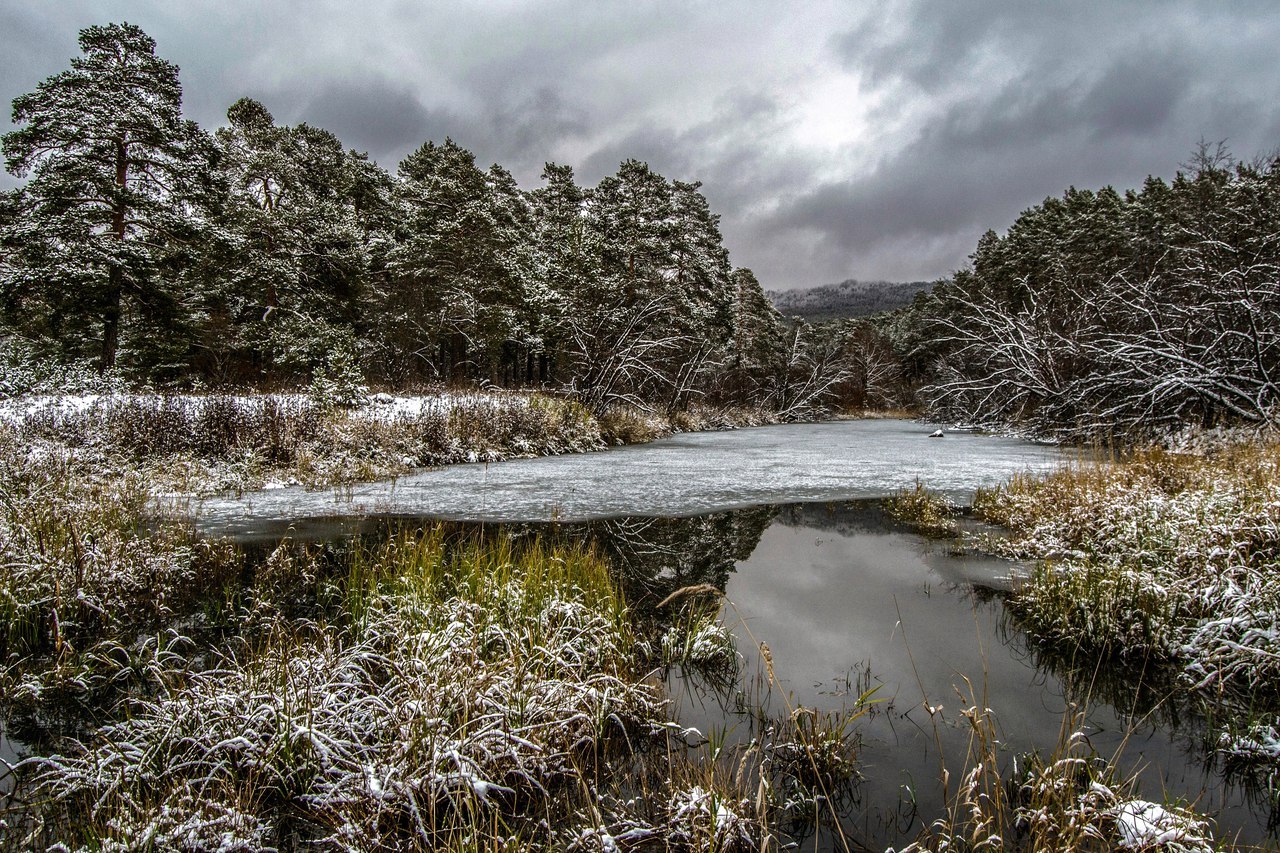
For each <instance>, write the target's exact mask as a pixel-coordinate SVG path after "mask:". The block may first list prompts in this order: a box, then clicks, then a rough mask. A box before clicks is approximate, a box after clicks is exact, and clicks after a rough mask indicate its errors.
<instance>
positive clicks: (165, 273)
mask: <svg viewBox="0 0 1280 853" xmlns="http://www.w3.org/2000/svg"><path fill="white" fill-rule="evenodd" d="M80 48H81V51H82V54H83V55H82V56H79V57H75V58H73V59H72V60H71V68H70V69H69V70H67V71H64V72H62V73H60V74H56V75H54V76H52V77H50V78H48V79H46V80H45V81H44V82H42V83H40V84H39V85H38V86H37V87H36V90H35V91H34V92H30V93H28V94H25V95H21V96H19V97H18V98H16V99H14V101H13V121H14V123H15V124H18V125H23V126H22V127H20V128H19V129H17V130H14V131H12V132H10V133H7V134H5V135H4V137H3V140H2V143H0V144H2V146H3V151H4V155H5V166H6V168H7V169H8V170H9V171H10V172H11V173H12V174H14V175H15V176H18V177H26V176H28V175H30V180H29V181H28V182H27V184H26V187H25V189H24V193H23V197H22V198H23V202H22V210H21V212H20V214H19V216H18V217H17V219H18V220H20V224H19V225H18V226H17V227H20V228H21V229H22V231H23V237H24V242H25V243H27V244H28V245H27V248H26V250H25V251H24V258H23V261H24V263H23V269H22V272H21V274H17V275H8V276H6V293H7V295H8V297H9V299H10V300H18V301H20V302H24V303H32V304H31V305H30V307H31V309H32V310H33V311H36V312H38V313H39V314H40V315H42V316H43V317H44V319H45V327H46V328H47V329H48V330H49V331H50V332H51V333H53V334H61V336H62V337H63V339H64V340H65V341H69V342H71V343H70V346H67V347H65V348H67V349H72V350H74V349H77V348H85V349H88V348H89V347H90V346H92V342H93V341H94V340H95V339H96V347H95V348H96V350H97V357H98V364H99V367H100V369H102V370H108V369H111V368H112V367H114V366H115V364H116V359H117V355H118V353H119V351H120V349H121V346H122V342H125V343H126V344H127V343H128V342H129V341H130V340H131V339H135V340H145V339H147V338H148V337H151V341H150V343H154V341H155V338H154V336H155V335H161V336H168V333H169V332H170V330H172V329H173V328H175V326H180V325H181V324H182V321H183V320H184V319H185V318H184V317H183V316H182V314H183V312H184V310H185V308H186V305H187V301H188V300H187V297H188V294H184V293H183V292H182V277H181V275H180V274H179V271H180V269H181V268H182V266H183V264H182V263H180V262H177V261H175V254H180V253H181V252H183V251H184V249H185V248H187V247H189V246H191V245H192V244H193V243H194V241H195V238H196V235H197V231H198V229H199V226H200V225H201V224H202V223H203V222H204V220H205V217H204V214H203V208H204V207H205V206H207V205H208V204H209V203H211V199H212V197H213V190H214V184H213V182H212V178H211V171H210V164H211V161H212V158H213V156H214V149H213V147H212V145H211V142H210V140H209V138H208V136H207V135H206V134H205V133H203V132H202V131H201V130H200V129H199V128H198V127H197V126H196V125H195V124H194V123H193V122H190V121H186V120H184V119H183V118H182V88H181V86H180V85H179V83H178V67H177V66H176V65H174V64H173V63H171V62H168V61H166V60H164V59H161V58H160V57H158V56H156V53H155V48H156V44H155V41H154V40H153V39H152V38H151V37H150V36H148V35H147V34H146V33H144V32H143V31H142V30H141V29H139V28H138V27H137V26H134V25H132V24H127V23H125V24H109V25H106V26H94V27H89V28H87V29H84V30H82V31H81V32H80ZM130 318H132V326H133V327H132V328H131V327H130V326H129V325H127V324H128V323H129V320H130ZM77 345H78V346H77ZM139 366H140V367H142V368H144V369H146V368H147V367H149V365H145V364H144V365H139Z"/></svg>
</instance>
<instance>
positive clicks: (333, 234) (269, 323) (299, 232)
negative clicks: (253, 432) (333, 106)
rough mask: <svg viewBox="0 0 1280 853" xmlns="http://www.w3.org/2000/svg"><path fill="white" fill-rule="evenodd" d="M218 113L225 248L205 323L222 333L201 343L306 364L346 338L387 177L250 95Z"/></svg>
mask: <svg viewBox="0 0 1280 853" xmlns="http://www.w3.org/2000/svg"><path fill="white" fill-rule="evenodd" d="M227 118H228V122H229V124H228V126H227V127H224V128H222V129H220V130H219V131H218V134H217V139H218V144H219V146H220V148H221V150H222V155H223V156H222V171H223V174H224V175H225V178H226V181H227V183H228V184H229V186H230V190H231V197H230V204H229V205H228V217H227V218H228V226H229V228H228V231H229V239H230V247H229V248H230V251H229V256H228V261H227V263H226V264H225V270H224V275H223V277H222V278H223V280H222V283H221V287H220V288H219V289H218V291H217V294H216V296H217V299H216V301H215V304H214V305H212V306H211V310H210V316H211V321H212V325H211V329H212V330H214V331H215V332H216V331H217V330H218V329H222V328H225V329H227V331H228V332H229V334H224V335H222V336H219V337H216V338H215V340H214V341H212V342H211V343H210V346H220V347H223V348H227V347H231V348H234V349H235V350H238V355H239V357H242V358H248V359H249V360H250V361H251V362H253V363H256V364H257V365H258V366H259V367H260V368H261V369H262V370H264V371H266V372H268V373H270V372H273V371H285V372H293V373H299V372H301V373H305V372H306V371H308V370H313V369H315V368H317V367H320V366H323V365H324V364H325V362H326V361H327V360H328V359H329V356H330V353H331V352H332V351H333V350H334V349H335V347H342V346H345V347H347V348H348V349H351V347H352V346H353V344H352V343H350V341H351V340H352V338H353V335H354V334H355V332H356V327H357V326H358V325H360V324H361V322H362V320H363V316H362V315H363V313H364V312H365V310H367V306H366V305H365V303H366V302H367V301H368V295H367V294H366V289H367V288H368V285H369V283H370V282H369V280H370V276H371V272H372V270H373V269H374V268H375V267H376V266H377V263H376V261H375V258H374V255H375V254H376V251H375V250H374V248H373V247H374V245H375V244H377V243H379V242H381V241H380V239H379V238H380V236H381V234H382V229H383V228H384V227H386V225H387V223H386V222H384V221H383V218H384V214H385V213H386V208H387V207H388V206H389V205H390V192H391V188H390V178H389V176H388V175H387V174H386V173H385V172H384V171H383V170H382V169H380V168H379V167H378V166H377V165H376V164H373V163H371V162H370V161H369V160H368V158H367V157H365V156H364V155H362V154H357V153H355V152H351V151H346V150H344V149H343V147H342V143H341V142H340V141H339V140H338V138H337V137H336V136H334V135H333V134H332V133H330V132H329V131H327V130H323V129H320V128H316V127H311V126H309V125H306V124H300V125H298V126H296V127H287V126H280V125H277V124H276V123H275V119H274V118H273V117H272V115H271V113H270V112H269V111H268V110H267V108H266V107H264V106H263V105H262V104H260V103H259V102H257V101H255V100H252V99H250V98H241V99H240V100H238V101H236V102H235V103H234V104H232V105H231V108H230V109H228V110H227ZM235 354H236V353H234V352H233V353H232V355H235ZM348 354H350V353H348Z"/></svg>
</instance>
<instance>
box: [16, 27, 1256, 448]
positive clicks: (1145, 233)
mask: <svg viewBox="0 0 1280 853" xmlns="http://www.w3.org/2000/svg"><path fill="white" fill-rule="evenodd" d="M80 45H81V49H82V55H81V56H79V57H76V58H74V59H72V61H71V67H70V68H69V69H68V70H67V71H64V72H62V73H60V74H58V75H55V76H53V77H50V78H48V79H47V80H45V81H43V82H42V83H40V84H39V85H38V86H37V87H36V89H35V90H34V91H32V92H30V93H28V94H26V95H22V96H20V97H19V98H17V99H16V100H15V101H14V103H13V118H14V122H15V124H17V125H18V126H19V127H18V129H16V130H14V131H12V132H10V133H8V134H6V135H5V136H4V137H3V140H2V141H3V151H4V155H5V164H6V167H7V169H8V170H9V171H10V172H11V173H13V174H14V175H16V176H18V177H20V178H25V179H26V183H25V185H24V186H22V187H20V188H18V189H15V190H12V191H9V192H7V193H4V194H3V195H0V322H3V325H4V336H5V337H4V350H5V351H4V357H5V358H6V359H7V360H8V361H9V362H10V363H15V362H24V363H61V364H71V365H81V366H89V365H92V366H93V368H94V369H96V370H98V371H101V372H103V373H106V374H110V375H113V376H117V377H121V378H123V379H125V380H126V381H131V382H146V383H150V384H151V385H152V386H153V387H159V388H166V387H169V388H183V387H190V386H192V385H197V386H204V387H213V388H221V387H258V388H275V387H289V386H297V385H299V384H305V383H307V382H312V381H315V380H316V379H317V378H321V379H324V380H325V381H329V382H333V381H339V382H340V383H346V384H347V385H350V386H353V387H357V386H358V387H363V386H364V385H365V384H370V383H372V384H378V385H381V386H384V387H390V388H405V387H412V386H422V385H432V384H440V383H455V384H456V383H477V382H482V383H491V384H496V385H503V386H508V387H518V386H537V387H543V388H550V389H555V390H559V391H562V392H564V393H567V394H569V395H570V396H571V397H573V398H574V399H576V400H578V401H579V402H582V403H583V404H585V405H587V406H588V407H589V408H590V409H591V410H593V411H597V412H598V411H602V410H603V409H605V408H606V407H608V406H611V405H615V404H619V403H622V404H631V405H637V406H640V407H642V408H645V409H648V410H651V411H662V412H665V413H667V414H671V413H675V412H679V411H682V410H684V409H685V408H686V407H688V406H689V405H690V404H691V403H693V402H695V401H701V402H708V403H711V404H714V405H745V406H754V407H760V408H763V409H767V410H769V411H772V412H774V413H776V414H777V415H778V416H780V417H783V418H796V417H812V416H814V415H815V414H820V413H822V412H829V411H833V410H836V409H849V408H861V407H903V406H907V407H910V406H918V407H920V408H922V409H923V410H925V411H927V412H928V413H930V414H931V415H932V416H934V417H937V418H939V419H947V420H952V421H963V422H968V423H984V424H992V425H994V424H1001V425H1009V424H1013V425H1017V426H1019V427H1021V428H1023V429H1026V430H1028V431H1032V432H1039V433H1051V434H1056V435H1060V436H1069V437H1077V438H1097V437H1119V436H1124V437H1133V436H1139V435H1151V434H1154V433H1156V432H1159V431H1163V430H1167V429H1169V428H1176V427H1178V426H1180V425H1183V424H1188V423H1194V424H1201V425H1209V424H1215V423H1219V422H1223V421H1246V422H1269V421H1270V420H1271V419H1272V417H1273V413H1274V407H1275V395H1276V386H1275V384H1274V381H1273V380H1274V378H1275V376H1276V371H1277V370H1280V364H1278V363H1277V360H1278V359H1280V346H1278V345H1277V344H1278V341H1277V336H1278V335H1280V331H1278V330H1280V316H1277V310H1278V307H1280V277H1278V269H1280V266H1278V262H1277V242H1278V241H1280V229H1278V228H1277V222H1276V218H1277V212H1276V211H1277V205H1276V201H1277V197H1276V193H1277V183H1278V167H1277V161H1276V159H1275V158H1274V157H1265V158H1259V159H1257V160H1254V161H1251V162H1247V163H1238V162H1235V161H1233V160H1232V159H1231V158H1230V157H1229V156H1228V155H1227V154H1226V153H1225V151H1224V150H1223V149H1222V148H1221V147H1217V148H1215V147H1213V146H1202V147H1201V149H1200V150H1199V151H1198V152H1197V153H1196V154H1195V156H1194V158H1193V160H1192V162H1190V163H1189V164H1187V165H1186V166H1184V167H1183V169H1182V171H1180V172H1178V173H1177V175H1176V177H1175V178H1173V179H1172V180H1171V181H1165V180H1163V179H1160V178H1154V177H1153V178H1149V179H1148V180H1147V182H1146V184H1145V185H1144V186H1143V187H1142V188H1141V189H1138V190H1128V191H1124V192H1119V191H1116V190H1114V189H1112V188H1110V187H1107V188H1103V189H1101V190H1098V191H1089V190H1077V189H1074V188H1072V189H1069V190H1068V191H1067V192H1066V193H1064V194H1063V196H1062V197H1061V198H1049V199H1046V200H1045V201H1044V202H1043V203H1042V204H1040V205H1037V206H1035V207H1033V208H1031V209H1029V210H1027V211H1026V212H1024V213H1023V214H1022V215H1021V216H1020V217H1019V218H1018V219H1017V220H1016V221H1015V222H1014V223H1013V225H1012V226H1011V227H1010V228H1009V229H1008V231H1007V232H1006V233H1005V234H1003V235H998V234H996V233H994V232H988V233H987V234H986V235H984V236H983V237H982V239H981V240H980V241H979V243H978V246H977V248H976V250H975V252H974V253H973V255H972V256H971V258H972V264H971V266H969V267H967V268H965V269H963V270H961V271H959V272H957V273H955V274H954V275H953V276H951V277H949V278H947V279H944V280H942V281H940V282H938V283H937V284H936V285H935V286H934V287H933V288H932V290H931V291H927V292H921V293H920V294H918V295H917V296H916V298H915V300H914V302H913V303H911V304H910V305H908V306H906V307H904V308H899V309H897V310H894V311H891V312H888V313H880V314H877V315H875V316H873V317H870V318H859V319H856V320H850V319H843V320H831V321H828V322H819V323H815V324H810V323H809V322H807V321H806V320H804V319H802V318H795V317H793V318H791V319H785V318H784V317H783V316H782V315H781V314H780V313H779V312H778V311H777V310H775V308H774V307H773V305H771V304H770V300H769V298H768V295H767V294H766V293H765V291H764V290H763V289H762V287H761V284H760V283H759V282H758V281H757V280H756V278H755V276H754V275H753V274H752V273H751V271H750V270H747V269H743V268H734V267H733V265H732V264H731V261H730V258H729V254H728V251H727V250H726V249H725V247H724V244H723V240H722V238H721V234H720V231H719V216H718V215H717V214H716V213H714V212H713V211H712V210H711V208H710V206H709V205H708V203H707V200H706V198H705V197H704V196H703V195H702V193H701V192H700V185H699V184H698V183H696V182H686V181H682V180H670V179H667V178H665V177H663V176H661V175H659V174H657V173H656V172H654V171H653V170H652V169H650V168H649V167H648V165H647V164H645V163H642V162H639V161H636V160H626V161H624V162H623V163H621V164H620V166H619V168H618V170H617V172H616V173H615V174H613V175H610V176H607V177H605V178H604V179H602V180H600V181H599V182H598V183H597V184H596V185H595V186H583V185H581V184H579V183H578V181H577V180H576V178H575V176H574V173H573V170H572V169H571V168H570V167H568V166H565V165H558V164H555V163H548V164H547V165H546V167H545V169H544V171H543V173H542V179H541V184H540V185H539V186H537V187H535V188H533V189H526V188H523V187H520V186H519V185H518V184H517V182H516V181H515V179H514V178H513V176H512V175H511V173H510V172H508V171H507V170H506V169H504V168H503V167H501V166H500V165H496V164H495V165H492V166H489V167H488V168H484V167H481V166H479V165H478V164H477V163H476V161H475V157H474V155H473V154H472V153H471V152H469V151H467V150H466V149H465V148H463V147H461V146H459V145H458V144H456V143H454V142H453V141H452V140H450V139H447V138H446V139H445V140H444V141H443V142H438V141H427V142H425V143H424V144H423V145H422V146H421V147H420V148H418V149H417V150H416V151H414V152H413V153H412V154H410V155H409V156H408V157H406V158H405V159H404V160H403V161H402V162H401V163H400V164H399V165H398V167H397V168H396V170H395V172H394V173H391V172H388V171H387V170H385V169H384V168H382V167H381V166H379V165H378V164H377V163H375V162H373V161H371V160H370V159H369V157H368V156H367V155H365V154H362V153H359V152H356V151H352V150H348V149H346V148H345V147H344V146H343V144H342V142H341V141H340V140H339V139H338V138H337V137H336V136H334V135H333V134H332V133H330V132H328V131H326V130H323V129H321V128H317V127H312V126H310V125H307V124H298V125H296V126H287V125H282V124H279V123H278V122H277V121H276V120H275V119H274V117H273V116H272V115H271V113H270V111H269V110H268V108H267V106H266V105H264V104H261V103H259V102H257V101H254V100H251V99H248V98H244V99H241V100H239V101H237V102H235V103H234V104H232V105H231V106H230V108H229V109H228V111H227V121H226V124H225V125H224V126H222V127H220V128H217V129H216V130H215V131H213V132H209V131H207V130H205V129H204V128H201V127H199V126H197V125H196V124H195V123H193V122H190V121H187V120H185V119H184V118H183V116H182V110H181V99H182V90H181V86H180V83H179V80H178V69H177V67H176V66H174V65H173V64H172V63H170V62H167V61H166V60H164V59H162V58H160V57H159V56H157V55H156V45H155V42H154V41H153V40H152V39H151V38H150V37H149V36H147V35H146V34H145V33H144V32H142V31H141V30H140V29H139V28H137V27H135V26H132V25H129V24H112V25H107V26H95V27H89V28H87V29H85V30H84V31H82V33H81V36H80ZM847 284H848V283H846V285H847ZM905 287H908V285H900V286H899V288H900V289H901V288H905ZM910 287H917V285H910ZM838 289H839V287H837V290H838ZM855 289H856V288H855ZM864 289H865V288H864ZM845 290H849V288H848V287H845ZM841 292H843V291H841ZM860 292H861V291H859V293H860ZM884 307H886V308H887V307H890V306H889V305H888V304H886V305H885V306H884ZM7 384H8V385H14V384H15V383H13V382H9V383H7ZM17 384H18V385H21V383H17ZM6 390H7V391H9V392H10V393H13V392H14V391H20V390H22V389H21V388H20V387H14V388H7V389H6Z"/></svg>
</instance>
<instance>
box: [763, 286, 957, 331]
mask: <svg viewBox="0 0 1280 853" xmlns="http://www.w3.org/2000/svg"><path fill="white" fill-rule="evenodd" d="M931 287H933V282H931V281H858V280H857V279H856V278H851V279H848V280H847V281H842V282H840V283H839V284H826V285H823V286H821V287H811V288H808V289H805V290H769V291H766V292H765V295H766V296H768V297H769V301H770V302H772V303H773V306H774V307H775V308H777V309H778V310H779V311H780V312H782V314H784V315H785V316H787V317H803V318H804V319H806V320H809V321H810V322H820V321H822V320H839V319H844V318H848V317H867V316H870V315H871V314H879V313H880V312H882V311H892V310H893V309H895V308H901V307H902V306H903V305H909V304H910V303H911V300H912V299H914V298H915V296H916V294H917V293H919V292H920V291H922V290H928V289H929V288H931Z"/></svg>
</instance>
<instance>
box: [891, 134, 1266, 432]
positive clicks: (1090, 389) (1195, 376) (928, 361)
mask: <svg viewBox="0 0 1280 853" xmlns="http://www.w3.org/2000/svg"><path fill="white" fill-rule="evenodd" d="M971 257H972V260H973V264H972V267H971V268H970V269H966V270H963V271H961V272H958V273H956V274H955V275H954V276H952V277H951V278H950V279H948V280H945V281H943V282H940V283H939V284H938V286H936V287H935V288H934V290H933V291H932V292H931V293H930V294H928V295H922V296H921V297H919V298H918V299H917V301H916V303H915V304H914V305H913V306H912V307H911V308H908V309H905V310H904V311H903V312H901V313H900V314H899V315H898V316H897V317H895V318H893V321H892V322H891V324H890V325H889V327H887V329H886V333H887V334H888V335H889V337H891V338H892V339H893V340H894V341H895V342H896V344H897V347H898V351H899V352H900V353H902V354H903V356H904V365H903V367H904V370H905V371H906V372H907V374H908V375H910V376H913V377H914V378H915V379H916V380H917V381H919V382H921V383H922V384H923V388H922V395H923V396H924V398H925V400H926V402H927V404H928V405H929V406H931V407H932V410H933V411H934V412H935V413H936V414H937V415H939V416H940V417H944V418H947V419H952V420H963V421H969V422H1004V423H1010V422H1012V423H1018V424H1021V425H1023V426H1025V427H1028V428H1030V429H1033V430H1037V431H1042V432H1049V433H1056V434H1059V435H1068V436H1075V437H1081V438H1084V437H1090V438H1099V437H1136V436H1142V435H1150V434H1153V433H1156V432H1159V431H1161V430H1165V429H1168V428H1171V427H1176V426H1179V425H1183V424H1200V425H1212V424H1216V423H1222V422H1253V423H1266V422H1270V421H1273V420H1274V418H1275V416H1276V414H1277V409H1276V406H1277V402H1278V400H1277V391H1278V390H1280V389H1278V388H1277V385H1276V381H1277V380H1278V379H1280V160H1277V159H1276V158H1275V157H1269V158H1262V159H1259V160H1257V161H1255V162H1250V163H1237V162H1234V161H1233V160H1232V159H1231V158H1230V157H1229V156H1228V155H1227V154H1226V152H1225V151H1224V150H1223V149H1222V148H1221V146H1217V147H1214V146H1207V145H1202V146H1201V148H1200V150H1199V151H1198V152H1197V154H1196V155H1195V157H1194V158H1193V160H1192V162H1191V163H1189V164H1187V165H1186V166H1184V167H1183V170H1182V171H1180V172H1179V173H1178V174H1177V176H1176V177H1175V178H1174V179H1173V180H1172V181H1170V182H1166V181H1164V180H1161V179H1159V178H1149V179H1148V180H1147V182H1146V183H1145V185H1144V186H1143V187H1142V188H1141V189H1140V190H1131V191H1128V192H1125V193H1123V194H1121V193H1119V192H1116V191H1115V190H1113V189H1111V188H1110V187H1107V188H1104V189H1101V190H1098V191H1096V192H1092V191H1088V190H1077V189H1074V188H1072V189H1069V190H1067V192H1066V193H1064V194H1063V196H1062V197H1061V198H1049V199H1046V200H1045V201H1044V202H1043V203H1042V204H1040V205H1037V206H1036V207H1033V208H1031V209H1030V210H1027V211H1026V212H1024V213H1023V214H1022V215H1021V216H1019V217H1018V219H1017V220H1016V221H1015V222H1014V223H1013V225H1012V226H1011V227H1010V228H1009V230H1008V232H1007V233H1006V234H1004V235H1003V236H1001V235H997V234H995V233H994V232H988V233H987V234H986V235H984V236H983V237H982V239H981V240H980V241H979V243H978V247H977V250H976V251H975V252H974V254H973V255H972V256H971Z"/></svg>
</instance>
